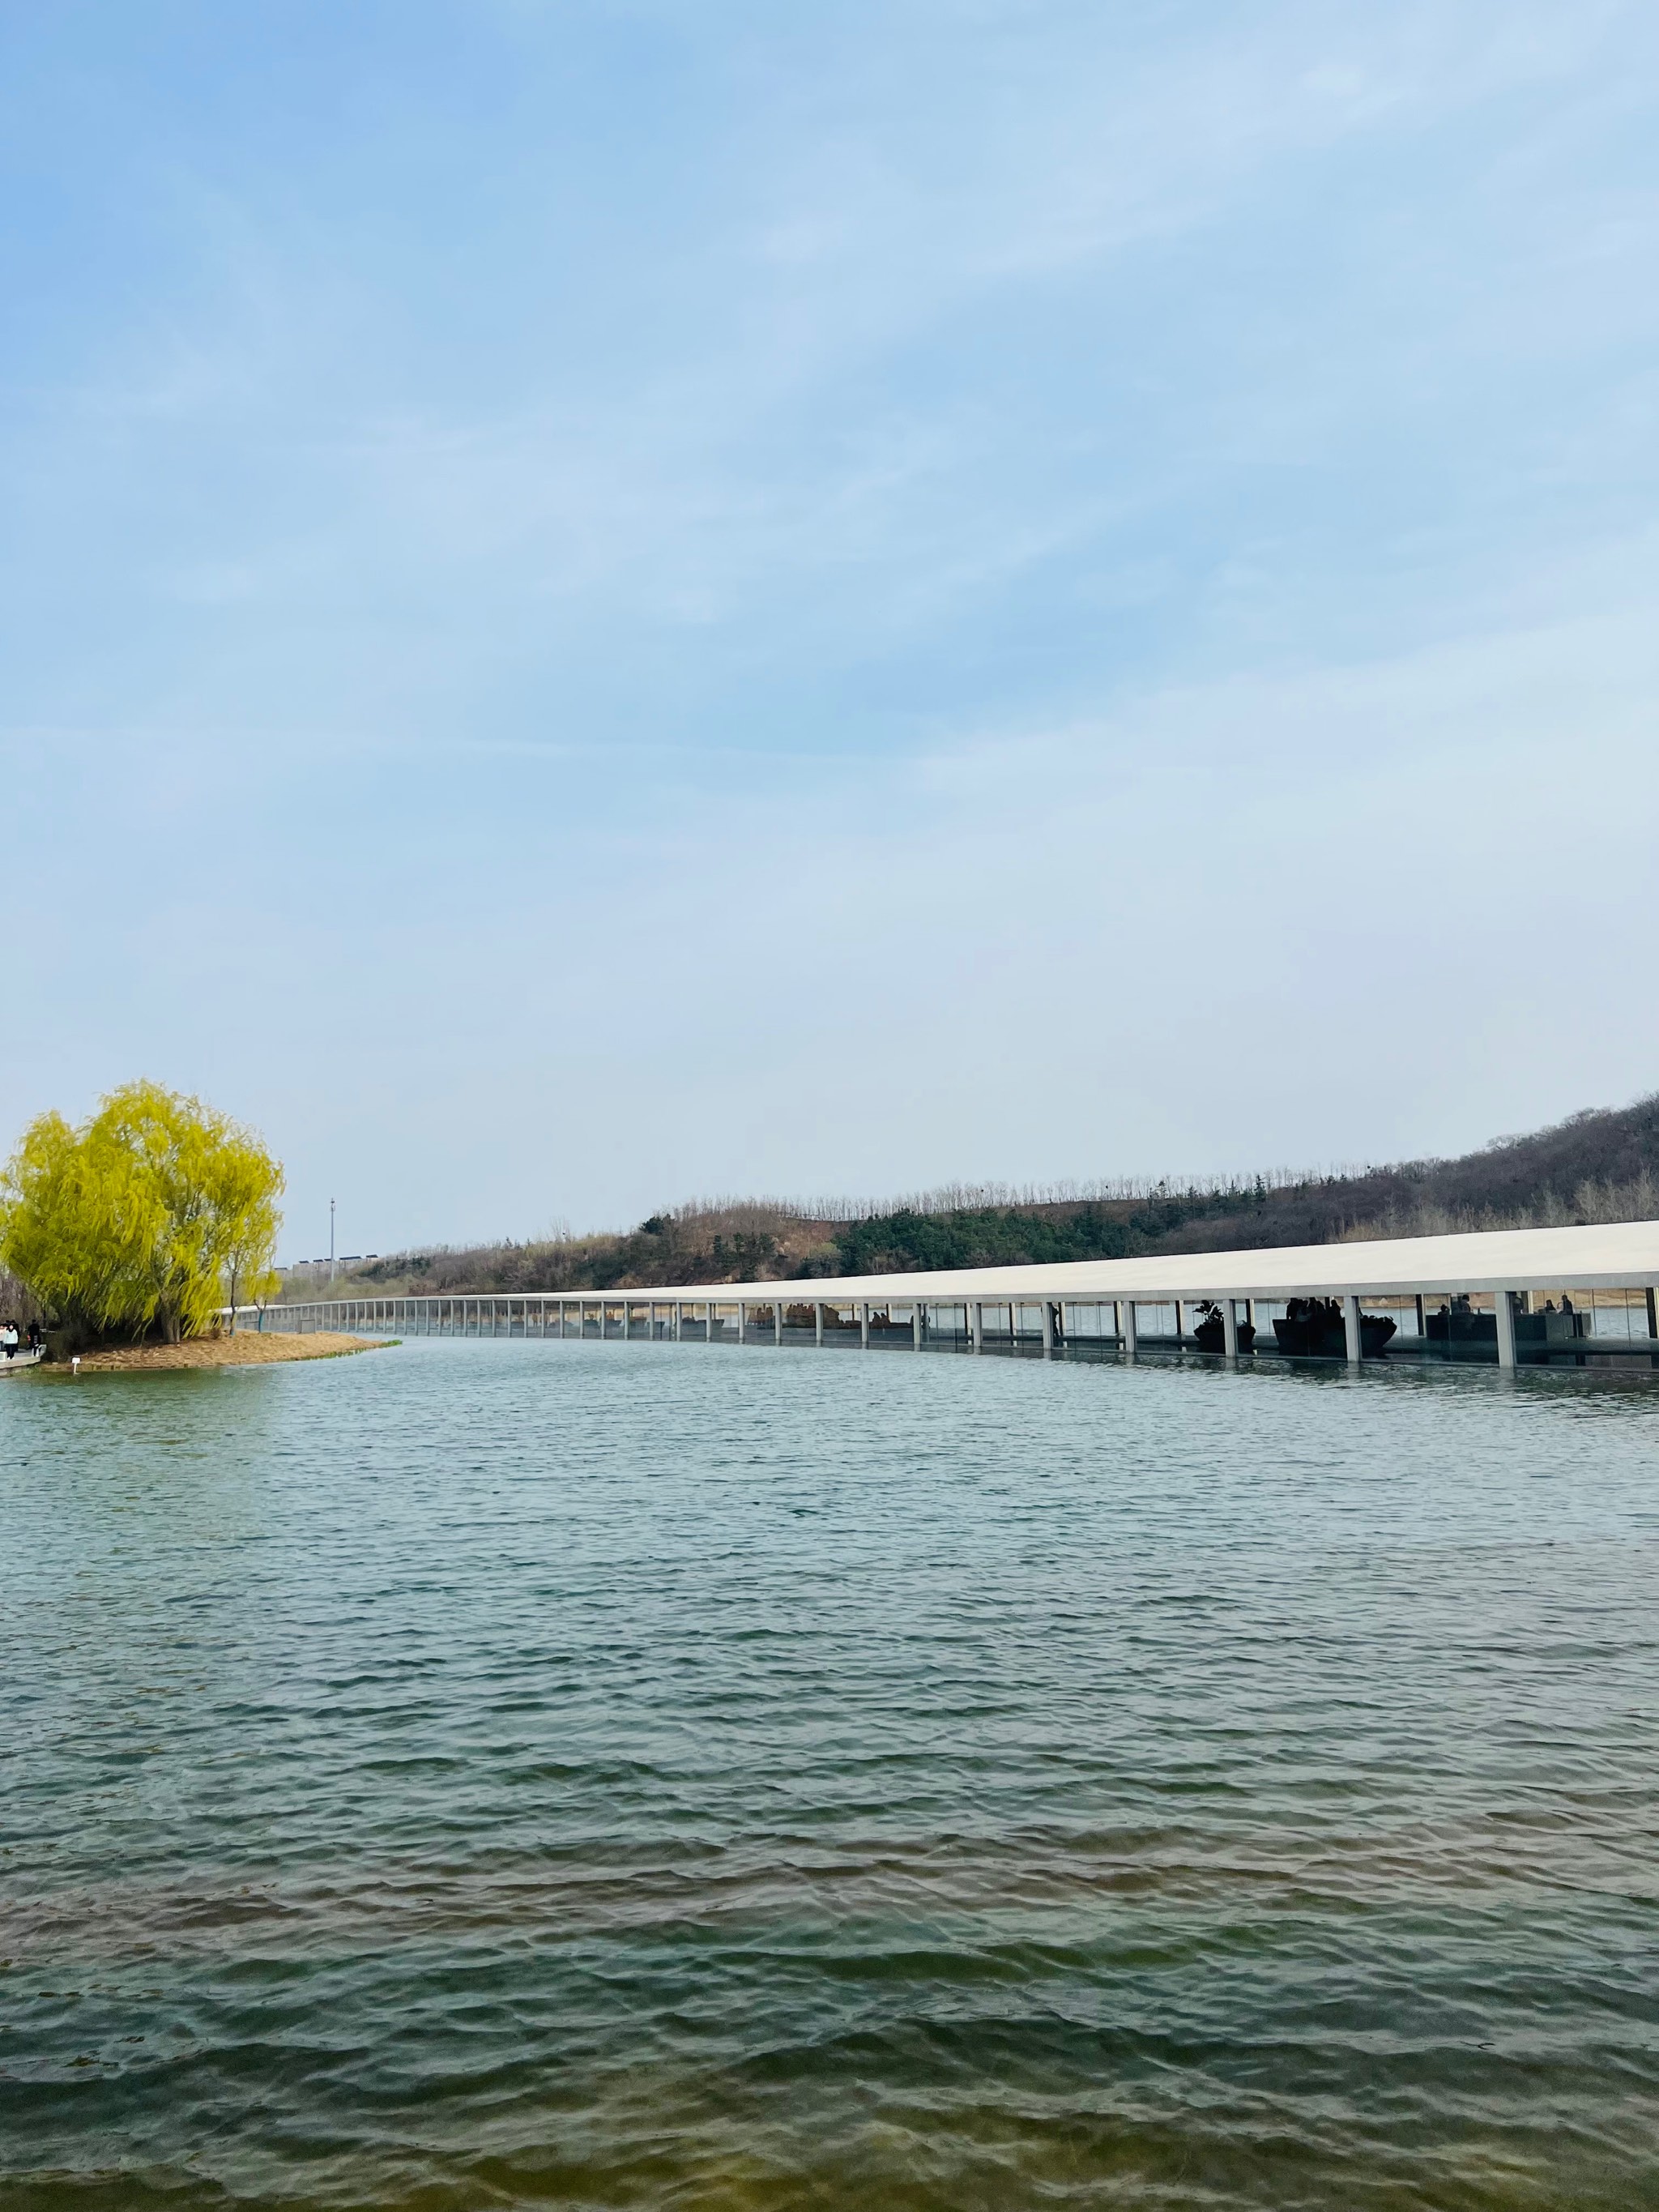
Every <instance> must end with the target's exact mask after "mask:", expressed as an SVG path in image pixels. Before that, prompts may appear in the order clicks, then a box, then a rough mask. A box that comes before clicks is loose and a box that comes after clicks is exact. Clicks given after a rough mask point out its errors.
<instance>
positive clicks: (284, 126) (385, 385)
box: [0, 0, 1659, 1256]
mask: <svg viewBox="0 0 1659 2212" xmlns="http://www.w3.org/2000/svg"><path fill="white" fill-rule="evenodd" d="M1656 88H1659V17H1656V15H1655V14H1654V11H1653V10H1652V9H1644V8H1641V7H1638V6H1621V5H1596V4H1594V0H1590V4H1586V5H1580V6H1577V7H1575V8H1573V9H1566V8H1563V7H1561V6H1559V4H1553V5H1550V6H1547V7H1536V8H1534V7H1531V6H1528V5H1527V4H1526V0H1503V4H1497V0H1494V4H1490V5H1487V4H1481V3H1480V0H1439V4H1437V5H1434V6H1423V7H1419V6H1415V5H1413V4H1410V0H1406V4H1402V5H1400V6H1397V7H1392V8H1388V9H1377V8H1376V7H1360V6H1344V5H1340V4H1331V5H1326V6H1285V7H1278V6H1273V5H1259V6H1250V5H1245V6H1237V5H1234V6H1227V7H1223V6H1219V5H1203V4H1188V5H1180V4H1174V5H1164V6H1159V5H1154V4H1145V5H1133V6H1131V5H1121V6H1113V5H1110V4H1095V5H1092V6H1082V5H1073V4H1062V0H1055V4H1042V0H1031V4H1024V5H1014V4H1000V0H887V4H885V5H883V6H880V7H876V6H866V5H860V4H852V0H848V4H825V5H817V6H815V5H811V4H810V0H801V4H798V5H796V6H793V7H792V8H787V9H784V8H776V7H774V8H762V7H759V6H757V5H742V4H726V0H697V4H696V5H692V4H690V0H686V4H678V0H655V3H654V4H653V0H641V4H634V5H625V4H610V5H606V4H597V0H595V4H584V0H564V3H563V4H559V5H554V4H538V0H474V4H471V5H466V6H462V5H453V6H443V5H437V4H430V0H398V4H397V5H395V6H393V5H392V4H389V0H387V4H382V5H374V4H362V5H356V6H353V7H351V8H346V9H342V8H339V7H337V6H335V5H310V4H307V0H289V4H284V5H283V6H280V7H278V6H274V5H269V6H264V7H259V6H254V7H251V8H240V9H225V8H222V7H218V6H209V5H205V4H203V5H190V4H172V5H169V4H166V0H157V4H155V5H153V6H149V7H147V8H144V9H132V8H131V7H125V6H116V5H96V4H88V5H78V6H77V5H76V4H74V0H66V4H64V5H61V6H58V7H54V8H52V9H21V8H13V9H0V205H3V210H4V213H3V216H0V257H3V262H0V317H3V323H4V330H3V337H4V344H3V349H0V390H3V395H4V404H3V410H0V471H3V476H0V491H3V496H0V570H3V586H4V588H3V592H0V671H3V684H0V745H3V759H0V770H3V798H0V822H3V825H4V857H5V870H4V883H5V887H6V892H7V902H6V903H7V911H8V915H9V923H10V932H11V937H12V943H13V957H12V961H11V964H10V973H9V977H8V981H7V985H6V993H5V999H4V1006H5V1019H4V1028H3V1034H4V1038H5V1050H4V1052H3V1054H0V1123H3V1125H4V1127H5V1128H7V1129H15V1128H17V1127H21V1124H22V1122H23V1121H24V1120H25V1119H26V1118H27V1116H28V1115H31V1114H33V1113H34V1112H36V1111H38V1110H40V1109H41V1108H43V1107H45V1106H48V1105H56V1106H59V1107H61V1108H63V1109H65V1110H68V1111H70V1112H72V1113H80V1112H82V1111H84V1110H86V1109H88V1107H89V1106H90V1105H91V1103H93V1101H94V1098H95V1097H96V1096H97V1094H98V1093H99V1092H100V1091H101V1090H103V1089H106V1088H107V1087H109V1086H110V1085H112V1084H114V1083H117V1082H118V1081H121V1080H124V1079H126V1078H128V1077H130V1076H131V1075H133V1074H137V1073H147V1074H149V1075H152V1076H154V1077H155V1078H156V1079H160V1080H162V1081H166V1082H169V1083H172V1084H174V1085H179V1086H180V1087H184V1088H188V1089H192V1090H200V1091H203V1092H204V1093H205V1094H206V1095H208V1096H209V1097H211V1098H212V1099H213V1100H214V1101H215V1102H216V1103H219V1104H221V1105H222V1106H224V1107H226V1108H228V1109H230V1110H232V1111H234V1112H236V1113H238V1114H240V1115H244V1116H245V1117H246V1118H248V1119H250V1120H252V1121H254V1122H255V1123H256V1124H257V1125H258V1127H261V1128H262V1129H263V1130H264V1132H265V1133H266V1134H267V1136H268V1137H269V1138H270V1140H271V1142H272V1143H273V1144H274V1145H275V1146H276V1148H277V1150H278V1151H279V1152H281V1153H282V1155H283V1158H285V1160H286V1161H287V1163H288V1166H289V1178H290V1222H291V1230H290V1233H289V1236H288V1237H287V1238H286V1239H285V1248H286V1250H287V1252H288V1253H289V1255H296V1256H297V1255H308V1254H310V1253H312V1252H314V1251H317V1250H320V1249H323V1248H324V1244H325V1237H326V1218H327V1200H328V1199H329V1197H330V1196H331V1195H335V1196H337V1197H338V1199H339V1201H340V1209H341V1212H340V1220H341V1238H342V1245H343V1249H349V1250H357V1249H380V1250H387V1249H393V1248H395V1247H397V1246H398V1245H401V1244H403V1243H409V1242H414V1241H423V1240H430V1239H441V1238H443V1239H464V1238H467V1237H474V1236H478V1235H486V1234H497V1233H505V1232H513V1233H519V1234H527V1233H533V1232H535V1231H539V1230H542V1229H544V1228H545V1227H547V1226H548V1225H550V1224H552V1223H555V1222H557V1221H565V1222H568V1223H571V1224H573V1225H576V1226H579V1227H580V1226H587V1225H599V1224H605V1223H611V1222H622V1221H625V1220H628V1219H631V1218H638V1217H639V1216H640V1215H641V1214H642V1213H644V1212H647V1211H648V1210H649V1209H651V1208H652V1207H653V1206H658V1205H661V1204H664V1203H671V1202H673V1201H674V1200H678V1199H680V1198H684V1197H687V1196H690V1195H693V1194H699V1193H706V1192H716V1191H722V1192H730V1191H740V1190H748V1191H771V1192H796V1193H802V1194H816V1193H819V1192H832V1191H841V1192H882V1191H888V1190H902V1189H906V1188H916V1187H919V1186H924V1185H928V1184H933V1183H937V1182H946V1181H951V1180H957V1179H975V1178H981V1177H995V1178H1000V1179H1004V1180H1009V1181H1023V1180H1027V1179H1033V1180H1042V1179H1047V1178H1051V1177H1056V1176H1079V1177H1081V1176H1095V1175H1109V1174H1115V1173H1120V1172H1122V1173H1127V1172H1139V1171H1143V1170H1153V1171H1161V1170H1166V1169H1167V1170H1212V1169H1229V1168H1235V1167H1237V1168H1241V1169H1249V1168H1254V1167H1255V1166H1256V1165H1258V1164H1276V1163H1280V1162H1296V1163H1304V1162H1307V1163H1322V1162H1328V1161H1334V1160H1360V1159H1366V1158H1370V1159H1377V1158H1398V1157H1401V1156H1404V1155H1408V1154H1416V1153H1419V1152H1431V1151H1438V1152H1447V1151H1452V1150H1457V1149H1462V1147H1464V1146H1468V1145H1471V1144H1474V1143H1479V1142H1480V1141H1481V1140H1482V1139H1486V1138H1487V1137H1490V1136H1492V1135H1494V1134H1496V1133H1499V1132H1501V1131H1504V1130H1509V1129H1515V1128H1520V1127H1528V1126H1530V1125H1532V1124H1534V1123H1536V1122H1539V1121H1543V1120H1546V1119H1549V1118H1552V1117H1554V1116H1556V1115H1560V1114H1562V1113H1565V1112H1568V1111H1571V1110H1572V1109H1575V1108H1577V1107H1579V1106H1582V1105H1585V1104H1592V1103H1613V1102H1617V1101H1620V1100H1623V1099H1625V1098H1627V1097H1631V1096H1633V1095H1635V1094H1636V1093H1638V1092H1640V1091H1644V1090H1648V1089H1651V1088H1653V1087H1655V1086H1656V1085H1659V1024H1656V1019H1655V1015H1656V1006H1659V985H1656V980H1655V979H1656V975H1659V957H1656V956H1659V871H1656V868H1655V866H1654V854H1655V851H1656V831H1659V742H1656V738H1659V729H1656V708H1655V702H1656V698H1659V687H1656V677H1659V623H1656V621H1655V617H1654V604H1655V594H1656V585H1659V523H1656V490H1659V482H1656V479H1659V462H1656V453H1659V447H1656V435H1655V433H1656V427H1659V370H1656V361H1659V355H1656V345H1655V339H1656V323H1659V281H1656V280H1659V268H1656V258H1659V257H1656V242H1659V162H1656V156H1655V153H1654V149H1655V147H1656V145H1659V115H1656V106H1659V99H1656Z"/></svg>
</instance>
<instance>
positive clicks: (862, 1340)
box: [859, 1298, 870, 1352]
mask: <svg viewBox="0 0 1659 2212" xmlns="http://www.w3.org/2000/svg"><path fill="white" fill-rule="evenodd" d="M859 1349H860V1351H861V1352H868V1350H869V1349H870V1301H869V1300H868V1299H867V1298H866V1299H864V1300H863V1301H862V1302H861V1303H860V1306H859Z"/></svg>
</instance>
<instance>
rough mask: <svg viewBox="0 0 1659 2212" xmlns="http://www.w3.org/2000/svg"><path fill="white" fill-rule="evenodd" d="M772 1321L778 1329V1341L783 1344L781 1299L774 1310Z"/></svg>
mask: <svg viewBox="0 0 1659 2212" xmlns="http://www.w3.org/2000/svg"><path fill="white" fill-rule="evenodd" d="M772 1319H773V1322H774V1323H775V1326H776V1328H777V1341H778V1343H779V1344H780V1345H781V1344H782V1342H783V1300H782V1299H781V1298H779V1299H778V1300H777V1301H776V1303H775V1304H774V1306H773V1308H772Z"/></svg>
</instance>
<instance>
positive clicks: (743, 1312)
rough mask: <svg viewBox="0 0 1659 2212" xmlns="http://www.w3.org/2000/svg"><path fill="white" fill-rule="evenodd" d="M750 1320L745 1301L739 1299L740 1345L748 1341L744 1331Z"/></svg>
mask: <svg viewBox="0 0 1659 2212" xmlns="http://www.w3.org/2000/svg"><path fill="white" fill-rule="evenodd" d="M748 1319H749V1308H748V1306H747V1305H746V1304H745V1303H744V1300H743V1299H742V1298H739V1299H738V1343H739V1344H743V1343H745V1342H746V1341H747V1339H746V1338H745V1337H744V1327H745V1325H746V1324H747V1322H748Z"/></svg>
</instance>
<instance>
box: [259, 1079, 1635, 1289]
mask: <svg viewBox="0 0 1659 2212" xmlns="http://www.w3.org/2000/svg"><path fill="white" fill-rule="evenodd" d="M1649 1218H1659V1096H1655V1097H1649V1098H1643V1099H1638V1102H1637V1103H1636V1104H1634V1105H1633V1106H1626V1107H1620V1108H1618V1109H1592V1110H1590V1111H1588V1112H1585V1113H1582V1114H1575V1115H1572V1116H1571V1118H1570V1119H1569V1120H1567V1121H1561V1122H1558V1123H1557V1124H1556V1125H1555V1126H1554V1127H1552V1128H1547V1129H1540V1130H1536V1131H1534V1132H1533V1133H1531V1134H1529V1135H1526V1136H1519V1137H1502V1138H1499V1139H1497V1140H1496V1141H1495V1142H1493V1143H1492V1144H1490V1145H1487V1146H1483V1147H1482V1149H1481V1150H1480V1152H1469V1153H1467V1154H1465V1155H1464V1156H1463V1157H1462V1158H1459V1159H1450V1160H1413V1161H1408V1162H1407V1163H1405V1164H1401V1165H1397V1166H1392V1167H1382V1168H1367V1169H1364V1170H1361V1171H1358V1172H1356V1173H1352V1174H1346V1175H1328V1176H1314V1175H1310V1176H1305V1177H1302V1178H1300V1179H1298V1178H1297V1177H1294V1176H1283V1175H1279V1176H1272V1177H1268V1176H1262V1177H1261V1178H1260V1179H1258V1180H1255V1181H1254V1182H1249V1183H1246V1184H1231V1185H1225V1186H1221V1187H1217V1186H1214V1185H1194V1184H1186V1185H1175V1184H1168V1185H1165V1184H1160V1185H1158V1187H1157V1188H1153V1189H1151V1190H1147V1191H1143V1192H1140V1193H1139V1194H1128V1195H1125V1194H1115V1195H1110V1196H1047V1197H1043V1196H1039V1197H1035V1198H1030V1199H1024V1200H1018V1201H1014V1202H1009V1203H1006V1204H964V1203H961V1202H959V1200H947V1199H945V1198H935V1199H922V1200H915V1201H914V1202H912V1203H910V1204H908V1205H903V1206H892V1207H889V1208H885V1209H883V1208H870V1209H866V1210H861V1211H860V1212H858V1213H857V1217H856V1218H847V1219H835V1218H829V1217H828V1216H827V1215H826V1214H825V1213H823V1212H821V1211H812V1210H809V1209H806V1208H803V1207H797V1206H788V1205H786V1204H781V1203H775V1202H772V1201H769V1200H753V1201H744V1202H734V1203H726V1204H720V1205H710V1206H682V1207H679V1208H678V1209H676V1210H675V1211H674V1212H671V1213H663V1214H653V1216H652V1217H651V1218H650V1219H649V1220H647V1221H643V1222H641V1224H640V1225H639V1227H638V1228H636V1229H633V1230H629V1231H624V1232H620V1233H617V1234H615V1235H605V1236H592V1237H557V1238H551V1239H547V1240H544V1241H540V1242H532V1243H521V1244H520V1243H504V1244H498V1245H486V1246H480V1247H478V1248H477V1249H471V1250H467V1251H457V1250H449V1249H445V1250H441V1251H434V1252H411V1253H404V1254H400V1255H397V1256H395V1257H393V1258H391V1259H384V1260H378V1261H373V1262H371V1263H369V1264H368V1265H365V1266H362V1267H355V1268H352V1269H351V1270H349V1272H347V1273H343V1274H342V1277H341V1279H340V1281H339V1283H338V1284H337V1285H336V1291H337V1295H349V1294H350V1291H351V1290H352V1289H353V1288H356V1289H361V1290H362V1291H376V1292H379V1293H380V1294H381V1295H385V1294H387V1293H392V1292H416V1291H486V1292H489V1291H497V1292H512V1291H572V1290H595V1291H599V1290H620V1289H629V1288H638V1289H641V1290H645V1289H649V1288H651V1287H653V1285H667V1284H672V1283H687V1282H728V1283H730V1282H745V1281H749V1282H755V1281H767V1280H775V1279H779V1278H781V1277H785V1276H794V1277H799V1276H803V1275H806V1276H819V1277H823V1278H824V1279H831V1278H834V1277H836V1276H837V1275H861V1274H889V1273H897V1272H901V1271H902V1270H905V1269H908V1268H915V1267H1004V1266H1014V1265H1018V1263H1020V1262H1022V1261H1061V1260H1097V1259H1121V1258H1124V1257H1127V1255H1131V1254H1139V1253H1149V1252H1205V1251H1211V1252H1213V1251H1222V1250H1226V1249H1241V1248H1242V1249H1248V1248H1251V1247H1261V1246H1266V1245H1275V1244H1322V1243H1332V1242H1334V1241H1336V1240H1339V1239H1341V1238H1349V1237H1407V1236H1425V1235H1436V1234H1440V1233H1443V1232H1445V1231H1453V1230H1460V1229H1506V1228H1527V1227H1534V1226H1538V1227H1548V1226H1552V1225H1559V1224H1563V1223H1567V1222H1573V1221H1633V1220H1645V1219H1649ZM305 1287H306V1285H305V1283H304V1280H303V1278H302V1277H301V1276H299V1275H298V1274H296V1275H295V1279H293V1280H292V1282H291V1284H290V1295H300V1294H302V1293H303V1291H304V1289H305Z"/></svg>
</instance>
